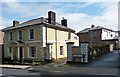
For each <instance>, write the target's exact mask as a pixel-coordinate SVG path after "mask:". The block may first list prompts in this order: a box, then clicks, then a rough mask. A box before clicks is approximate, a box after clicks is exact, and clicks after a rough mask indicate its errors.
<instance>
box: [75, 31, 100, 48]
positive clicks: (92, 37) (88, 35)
mask: <svg viewBox="0 0 120 77" xmlns="http://www.w3.org/2000/svg"><path fill="white" fill-rule="evenodd" d="M101 33H102V30H101V29H96V30H90V31H89V32H85V33H78V34H77V35H78V36H79V43H82V42H88V43H89V46H99V45H101V44H102V41H101Z"/></svg>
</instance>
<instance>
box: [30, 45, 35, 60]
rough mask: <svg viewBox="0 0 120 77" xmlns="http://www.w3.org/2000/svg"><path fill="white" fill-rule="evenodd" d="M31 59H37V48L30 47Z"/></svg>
mask: <svg viewBox="0 0 120 77" xmlns="http://www.w3.org/2000/svg"><path fill="white" fill-rule="evenodd" d="M29 58H36V47H35V46H30V47H29Z"/></svg>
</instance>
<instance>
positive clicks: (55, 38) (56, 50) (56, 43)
mask: <svg viewBox="0 0 120 77" xmlns="http://www.w3.org/2000/svg"><path fill="white" fill-rule="evenodd" d="M55 43H56V60H57V30H56V29H55Z"/></svg>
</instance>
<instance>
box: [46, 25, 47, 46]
mask: <svg viewBox="0 0 120 77" xmlns="http://www.w3.org/2000/svg"><path fill="white" fill-rule="evenodd" d="M46 45H47V25H46Z"/></svg>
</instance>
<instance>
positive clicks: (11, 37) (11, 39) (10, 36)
mask: <svg viewBox="0 0 120 77" xmlns="http://www.w3.org/2000/svg"><path fill="white" fill-rule="evenodd" d="M9 41H13V33H12V32H10V33H9Z"/></svg>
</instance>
